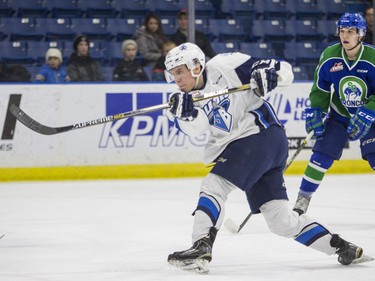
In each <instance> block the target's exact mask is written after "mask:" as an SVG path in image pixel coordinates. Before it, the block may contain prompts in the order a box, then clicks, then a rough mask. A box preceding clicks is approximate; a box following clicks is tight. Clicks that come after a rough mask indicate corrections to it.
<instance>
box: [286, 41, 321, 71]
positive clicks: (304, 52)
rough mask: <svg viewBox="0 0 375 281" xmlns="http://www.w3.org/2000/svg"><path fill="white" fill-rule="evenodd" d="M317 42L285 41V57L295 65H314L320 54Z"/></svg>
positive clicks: (316, 63)
mask: <svg viewBox="0 0 375 281" xmlns="http://www.w3.org/2000/svg"><path fill="white" fill-rule="evenodd" d="M319 44H320V43H312V42H306V43H303V42H292V43H285V50H284V56H285V59H286V60H287V61H289V62H290V63H292V64H294V65H295V66H301V65H305V66H312V67H315V66H317V65H318V62H319V58H320V55H321V48H320V47H319Z"/></svg>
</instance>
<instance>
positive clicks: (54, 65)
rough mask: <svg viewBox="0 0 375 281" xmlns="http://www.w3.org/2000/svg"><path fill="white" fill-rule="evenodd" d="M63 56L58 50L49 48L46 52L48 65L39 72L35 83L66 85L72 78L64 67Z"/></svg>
mask: <svg viewBox="0 0 375 281" xmlns="http://www.w3.org/2000/svg"><path fill="white" fill-rule="evenodd" d="M62 62H63V59H62V54H61V51H60V50H59V49H57V48H49V49H48V50H47V52H46V64H45V65H43V66H42V68H41V69H40V70H39V71H38V73H37V75H36V77H35V82H39V83H50V84H53V83H66V82H69V81H70V78H69V76H68V74H67V72H66V70H65V68H64V67H62V65H61V64H62Z"/></svg>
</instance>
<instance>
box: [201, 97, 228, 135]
mask: <svg viewBox="0 0 375 281" xmlns="http://www.w3.org/2000/svg"><path fill="white" fill-rule="evenodd" d="M219 98H220V97H219ZM229 104H230V101H229V99H228V98H225V99H222V100H220V101H218V100H217V99H214V100H210V101H209V102H208V103H207V104H206V105H205V106H204V108H207V109H208V108H210V109H211V111H210V112H209V114H208V120H209V122H210V124H211V126H214V127H215V128H218V129H220V130H223V131H225V132H230V130H231V129H232V114H230V113H229V112H228V108H229Z"/></svg>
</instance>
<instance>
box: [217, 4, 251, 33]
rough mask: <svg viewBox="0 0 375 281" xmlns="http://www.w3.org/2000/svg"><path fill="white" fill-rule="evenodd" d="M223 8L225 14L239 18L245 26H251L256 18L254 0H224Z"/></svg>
mask: <svg viewBox="0 0 375 281" xmlns="http://www.w3.org/2000/svg"><path fill="white" fill-rule="evenodd" d="M221 10H222V14H223V15H224V16H226V17H229V18H234V19H237V20H239V21H240V22H241V24H242V25H243V26H244V28H250V27H251V23H252V21H253V20H254V19H256V11H255V8H254V1H253V0H222V4H221Z"/></svg>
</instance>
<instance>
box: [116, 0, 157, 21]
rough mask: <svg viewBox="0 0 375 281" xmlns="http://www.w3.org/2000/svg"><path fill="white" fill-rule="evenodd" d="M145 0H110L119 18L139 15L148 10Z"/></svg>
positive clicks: (144, 13) (146, 12)
mask: <svg viewBox="0 0 375 281" xmlns="http://www.w3.org/2000/svg"><path fill="white" fill-rule="evenodd" d="M146 2H147V1H145V0H112V6H113V8H114V9H115V11H116V12H117V14H118V15H119V16H120V18H127V17H135V16H141V17H142V18H143V17H144V16H145V15H147V14H148V13H149V12H150V8H149V7H148V6H147V5H146Z"/></svg>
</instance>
